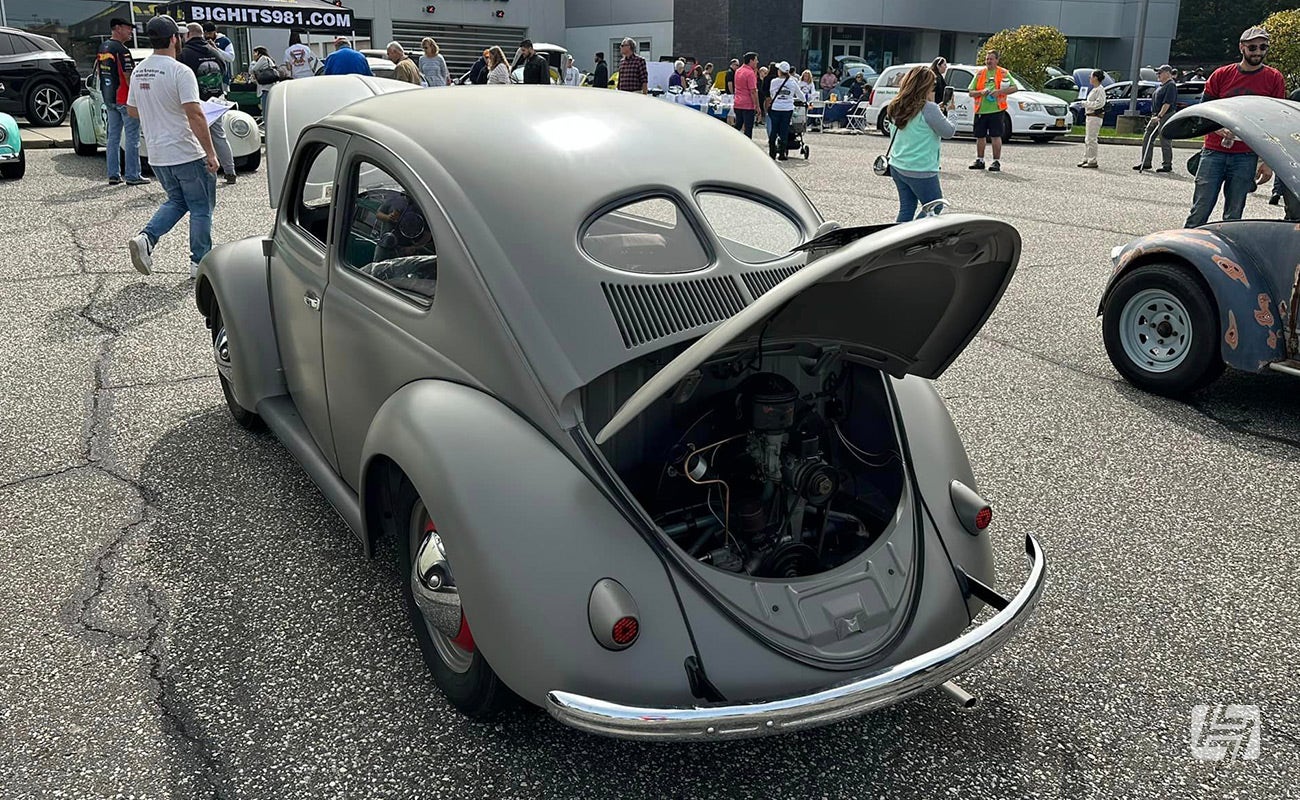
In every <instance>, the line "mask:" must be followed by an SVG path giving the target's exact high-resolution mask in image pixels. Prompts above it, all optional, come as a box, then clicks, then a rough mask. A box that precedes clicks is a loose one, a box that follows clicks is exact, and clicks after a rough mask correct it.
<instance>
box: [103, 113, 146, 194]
mask: <svg viewBox="0 0 1300 800" xmlns="http://www.w3.org/2000/svg"><path fill="white" fill-rule="evenodd" d="M104 111H105V112H107V113H108V144H107V145H105V154H106V155H107V156H108V177H110V178H120V177H122V167H123V166H125V167H126V179H127V180H128V181H138V180H140V120H138V119H136V118H135V117H133V116H131V115H130V114H128V113H126V106H124V105H113V104H112V103H109V104H108V105H106V106H104ZM123 137H125V138H126V141H125V142H123V141H122V139H123ZM120 150H126V164H125V165H123V164H122V159H121V153H120V152H119V151H120Z"/></svg>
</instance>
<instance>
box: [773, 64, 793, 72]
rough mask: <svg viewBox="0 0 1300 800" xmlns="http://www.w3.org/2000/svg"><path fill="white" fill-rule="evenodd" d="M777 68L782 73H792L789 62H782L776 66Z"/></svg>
mask: <svg viewBox="0 0 1300 800" xmlns="http://www.w3.org/2000/svg"><path fill="white" fill-rule="evenodd" d="M776 68H777V69H778V70H780V71H781V72H789V71H790V62H789V61H782V62H780V63H779V64H777V65H776Z"/></svg>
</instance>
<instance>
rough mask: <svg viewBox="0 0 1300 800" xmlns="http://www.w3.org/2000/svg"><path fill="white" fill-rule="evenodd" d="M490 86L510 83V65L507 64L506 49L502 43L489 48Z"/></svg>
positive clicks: (488, 80)
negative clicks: (502, 46) (502, 47)
mask: <svg viewBox="0 0 1300 800" xmlns="http://www.w3.org/2000/svg"><path fill="white" fill-rule="evenodd" d="M487 82H488V86H496V85H499V84H509V83H510V67H508V66H506V51H504V50H502V49H501V46H500V45H493V46H492V47H489V48H488V79H487Z"/></svg>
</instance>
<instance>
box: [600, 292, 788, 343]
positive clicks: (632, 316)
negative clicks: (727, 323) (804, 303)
mask: <svg viewBox="0 0 1300 800" xmlns="http://www.w3.org/2000/svg"><path fill="white" fill-rule="evenodd" d="M746 277H747V278H748V276H746ZM773 285H775V284H773ZM601 289H602V290H604V292H605V300H606V302H608V303H609V310H610V312H611V313H613V315H614V321H615V323H617V324H618V332H619V333H620V334H621V335H622V336H623V345H624V346H625V347H627V348H629V349H630V348H633V347H640V346H641V345H643V344H646V343H648V342H653V341H655V340H657V339H663V338H665V337H668V336H672V335H674V334H678V333H682V332H685V331H689V330H692V329H694V328H700V327H703V326H705V325H711V324H713V323H715V322H721V321H722V320H724V319H728V318H729V317H731V316H733V315H734V314H736V313H737V312H739V311H740V310H741V309H743V308H744V307H745V305H746V303H745V298H744V297H743V296H742V295H741V293H740V289H739V287H737V285H736V282H735V281H734V280H732V279H731V278H729V277H718V278H697V279H695V280H685V281H671V282H663V283H601ZM751 291H752V290H751Z"/></svg>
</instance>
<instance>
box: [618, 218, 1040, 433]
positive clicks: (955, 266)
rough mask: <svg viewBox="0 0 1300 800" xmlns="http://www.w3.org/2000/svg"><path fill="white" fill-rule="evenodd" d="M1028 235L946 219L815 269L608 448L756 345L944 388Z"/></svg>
mask: <svg viewBox="0 0 1300 800" xmlns="http://www.w3.org/2000/svg"><path fill="white" fill-rule="evenodd" d="M1019 259H1020V234H1019V233H1017V232H1016V229H1015V228H1013V227H1011V226H1010V225H1008V224H1006V223H1005V222H999V221H997V220H992V219H988V218H986V217H976V216H972V215H960V214H953V215H944V216H939V217H929V218H927V219H922V220H918V221H916V222H914V223H910V224H908V225H898V226H894V227H890V228H886V229H884V230H882V231H880V232H878V233H873V234H871V235H869V236H865V237H863V238H861V239H858V240H857V241H855V242H852V243H851V244H848V245H846V246H844V247H842V248H840V249H839V250H837V251H835V252H833V253H831V254H829V255H827V256H824V257H822V258H820V259H818V260H817V261H814V262H813V263H812V264H810V265H809V266H807V267H804V268H803V269H802V270H800V271H798V272H796V273H795V274H794V275H792V276H790V277H789V278H787V279H785V280H784V281H782V282H781V283H779V284H777V285H776V286H775V287H774V288H773V289H772V290H770V291H768V292H767V293H765V294H764V295H763V296H762V297H759V298H758V299H757V300H755V301H754V302H753V303H752V304H750V305H749V306H748V307H747V308H745V309H744V310H742V311H740V312H739V313H737V314H735V315H734V316H732V317H731V318H730V319H728V320H726V321H724V322H722V323H720V324H719V325H718V326H717V327H715V328H713V330H711V331H709V332H708V333H707V334H705V335H704V336H703V337H701V338H700V340H699V341H697V342H696V343H695V344H693V345H691V346H690V347H689V348H687V350H686V352H684V353H682V354H681V355H680V356H678V357H677V358H676V359H674V360H673V361H672V362H671V363H669V364H668V365H666V366H665V367H664V368H663V369H662V370H660V371H659V372H658V373H657V374H656V375H655V376H654V377H653V378H651V379H650V380H649V381H647V382H646V384H645V385H644V386H642V387H641V389H640V390H639V391H637V392H636V394H634V395H632V396H631V397H630V398H628V401H627V402H626V403H625V404H624V405H623V407H622V408H620V409H619V410H618V412H617V413H615V414H614V417H613V418H612V419H610V421H609V422H608V423H607V424H606V425H605V427H604V428H602V429H601V431H600V433H598V434H597V435H596V443H597V444H603V443H604V442H606V441H608V440H609V438H610V437H611V436H613V435H614V434H616V433H618V432H619V430H621V429H622V428H623V426H624V425H626V424H627V423H628V422H629V421H631V420H632V419H634V418H635V417H636V416H637V415H639V414H640V413H641V412H642V411H644V410H645V409H646V408H647V407H648V406H649V405H650V404H651V403H653V402H654V401H655V400H656V399H658V398H659V397H662V396H663V395H665V394H667V393H668V391H669V390H670V389H672V388H673V387H674V386H676V385H677V384H678V382H680V381H681V380H682V378H684V377H686V375H687V374H688V373H690V372H691V371H692V370H694V369H695V368H696V367H698V366H699V365H700V364H702V363H704V362H705V361H707V360H708V359H709V358H711V357H712V356H713V355H714V354H715V353H717V352H718V351H719V350H721V349H723V348H725V347H728V346H731V345H733V344H736V343H742V342H749V341H752V342H754V343H755V344H756V343H757V341H758V337H759V335H760V332H761V334H762V335H763V336H764V337H765V341H769V342H772V343H776V342H780V341H826V342H845V343H849V346H850V347H852V348H853V349H855V350H857V351H858V352H860V353H861V354H862V355H864V356H866V357H867V358H868V359H869V360H870V361H872V362H874V363H875V364H876V365H877V366H878V367H879V368H880V369H883V370H885V371H888V372H890V373H892V374H893V375H896V376H901V375H903V374H905V373H911V374H915V375H921V376H923V377H926V378H937V377H939V375H941V374H943V371H944V370H945V369H947V368H948V365H949V364H951V363H952V362H953V360H954V359H955V358H956V357H957V356H958V355H959V354H960V353H961V351H962V350H964V349H965V348H966V345H967V344H968V343H969V342H970V340H971V339H972V338H974V336H975V334H976V333H978V332H979V329H980V328H981V327H983V325H984V321H985V320H987V319H988V317H989V315H990V314H992V313H993V309H994V308H995V307H996V306H997V303H998V301H999V300H1000V299H1001V298H1002V293H1003V292H1004V291H1006V287H1007V285H1008V284H1009V283H1010V282H1011V276H1012V274H1013V273H1014V272H1015V269H1016V263H1017V262H1018V261H1019Z"/></svg>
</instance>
